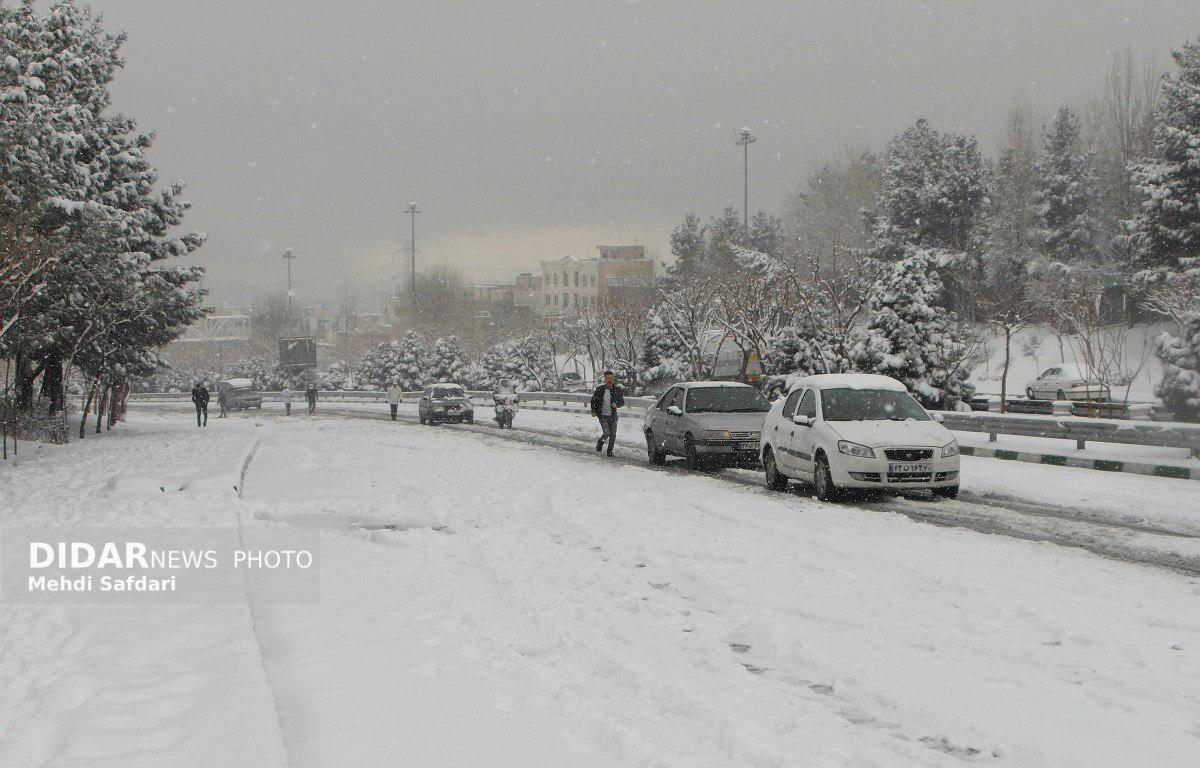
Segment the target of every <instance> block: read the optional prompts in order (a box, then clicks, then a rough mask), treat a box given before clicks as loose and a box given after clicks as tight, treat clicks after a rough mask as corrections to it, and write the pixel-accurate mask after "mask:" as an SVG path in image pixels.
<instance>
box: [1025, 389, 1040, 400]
mask: <svg viewBox="0 0 1200 768" xmlns="http://www.w3.org/2000/svg"><path fill="white" fill-rule="evenodd" d="M1025 399H1026V400H1036V399H1037V398H1035V397H1034V396H1033V387H1025Z"/></svg>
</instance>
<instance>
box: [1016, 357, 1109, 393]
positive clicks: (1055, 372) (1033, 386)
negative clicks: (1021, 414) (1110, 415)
mask: <svg viewBox="0 0 1200 768" xmlns="http://www.w3.org/2000/svg"><path fill="white" fill-rule="evenodd" d="M1025 396H1026V397H1028V398H1029V399H1030V400H1092V401H1099V402H1106V401H1108V400H1112V392H1110V391H1109V389H1108V387H1106V386H1104V385H1103V384H1102V383H1100V382H1099V381H1098V380H1097V379H1096V377H1095V376H1088V375H1087V374H1086V373H1085V372H1084V371H1083V369H1082V368H1080V367H1079V366H1076V365H1071V364H1069V363H1062V364H1060V365H1056V366H1054V367H1053V368H1047V369H1046V370H1045V371H1044V372H1043V373H1042V375H1041V376H1038V377H1037V378H1036V379H1034V380H1033V381H1031V382H1029V385H1028V386H1026V387H1025Z"/></svg>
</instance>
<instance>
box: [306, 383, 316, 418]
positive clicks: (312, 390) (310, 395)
mask: <svg viewBox="0 0 1200 768" xmlns="http://www.w3.org/2000/svg"><path fill="white" fill-rule="evenodd" d="M304 397H305V398H306V399H307V400H308V412H309V413H316V412H317V385H316V384H309V385H308V389H306V390H304Z"/></svg>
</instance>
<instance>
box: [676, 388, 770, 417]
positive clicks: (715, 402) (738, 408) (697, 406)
mask: <svg viewBox="0 0 1200 768" xmlns="http://www.w3.org/2000/svg"><path fill="white" fill-rule="evenodd" d="M769 410H771V404H770V403H769V402H767V399H766V398H765V397H763V396H762V393H761V392H759V391H758V390H757V389H755V388H754V387H693V388H692V389H689V390H688V393H687V411H688V413H742V412H749V413H766V412H767V411H769Z"/></svg>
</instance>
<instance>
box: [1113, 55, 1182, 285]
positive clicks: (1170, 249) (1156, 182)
mask: <svg viewBox="0 0 1200 768" xmlns="http://www.w3.org/2000/svg"><path fill="white" fill-rule="evenodd" d="M1172 56H1173V58H1174V59H1175V63H1176V64H1177V65H1178V67H1179V71H1178V72H1176V73H1175V74H1174V75H1171V76H1169V77H1167V78H1165V79H1164V81H1163V86H1162V99H1161V101H1160V102H1159V106H1158V111H1157V114H1156V115H1155V125H1154V150H1153V153H1152V154H1151V156H1150V157H1148V158H1147V159H1146V160H1145V161H1144V162H1142V163H1138V164H1135V165H1134V166H1133V167H1132V168H1131V171H1132V178H1133V183H1134V185H1135V186H1136V187H1137V189H1138V190H1139V191H1140V192H1141V195H1142V212H1141V215H1139V216H1138V217H1137V218H1136V219H1134V220H1132V221H1129V222H1126V235H1125V237H1124V238H1122V242H1123V243H1124V244H1127V245H1128V246H1130V247H1131V248H1132V250H1133V253H1134V267H1135V269H1138V270H1139V271H1140V273H1141V274H1140V277H1142V278H1143V279H1145V280H1146V281H1148V282H1155V281H1158V280H1164V279H1167V280H1169V279H1176V278H1177V277H1179V276H1183V275H1189V274H1190V276H1191V277H1193V278H1200V41H1196V42H1188V43H1187V44H1185V45H1184V46H1183V47H1182V48H1180V49H1179V50H1178V51H1175V52H1174V53H1173V54H1172Z"/></svg>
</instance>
